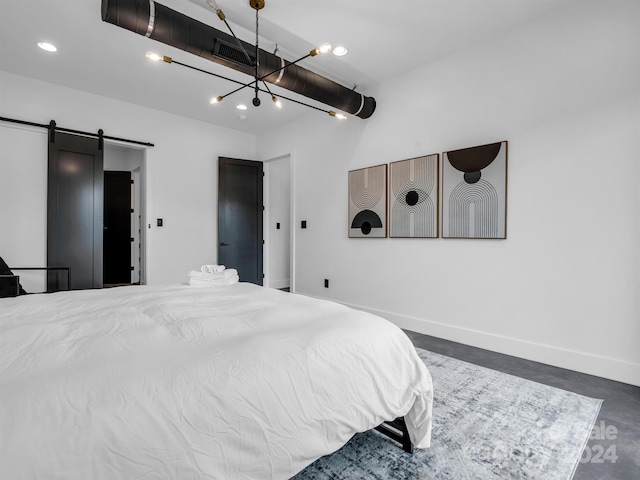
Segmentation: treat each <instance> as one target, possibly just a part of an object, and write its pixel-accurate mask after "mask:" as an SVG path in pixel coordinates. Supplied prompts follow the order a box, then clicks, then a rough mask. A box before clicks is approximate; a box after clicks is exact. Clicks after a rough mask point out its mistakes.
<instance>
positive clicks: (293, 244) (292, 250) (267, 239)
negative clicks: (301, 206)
mask: <svg viewBox="0 0 640 480" xmlns="http://www.w3.org/2000/svg"><path fill="white" fill-rule="evenodd" d="M287 158H288V159H289V225H290V226H291V228H290V231H289V281H290V283H291V287H290V289H289V290H290V291H291V292H295V291H296V288H295V271H296V269H295V258H296V255H295V250H296V241H295V240H296V223H295V219H296V210H295V206H296V204H295V201H294V199H295V181H294V172H295V168H294V161H293V154H291V153H285V154H283V155H278V156H277V157H273V158H269V159H268V160H264V162H263V163H264V167H265V168H264V171H265V184H266V185H267V188H264V192H265V193H264V205H265V212H264V224H265V225H270V220H271V213H270V212H271V209H270V206H271V205H270V198H269V193H268V192H269V187H268V186H269V185H270V183H269V167H270V164H269V162H274V161H277V160H284V159H287ZM269 230H270V229H269V228H265V229H264V241H265V246H266V247H267V248H265V253H264V272H265V283H264V286H265V287H269V286H270V281H271V271H270V269H271V258H270V255H269V245H270V241H271V238H270V232H269Z"/></svg>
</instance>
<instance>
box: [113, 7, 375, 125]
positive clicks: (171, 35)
mask: <svg viewBox="0 0 640 480" xmlns="http://www.w3.org/2000/svg"><path fill="white" fill-rule="evenodd" d="M102 20H104V21H105V22H109V23H112V24H114V25H117V26H119V27H122V28H126V29H127V30H131V31H132V32H135V33H138V34H140V35H143V36H146V37H149V38H152V39H154V40H157V41H159V42H162V43H164V44H167V45H171V46H172V47H176V48H179V49H181V50H184V51H186V52H189V53H192V54H194V55H198V56H200V57H202V58H206V59H207V60H210V61H212V62H215V63H218V64H220V65H224V66H225V67H229V68H233V69H234V70H238V71H240V72H243V73H245V74H247V75H250V76H252V77H254V76H255V74H256V71H255V66H254V65H253V61H254V60H255V46H254V45H251V44H249V43H247V42H243V41H242V40H241V42H242V44H243V46H244V48H245V50H246V52H248V53H249V56H250V57H251V62H250V61H249V60H248V59H247V58H246V55H245V54H244V52H243V51H242V49H240V48H239V47H238V45H237V44H236V41H235V39H234V38H233V36H231V35H229V34H227V33H225V32H222V31H220V30H218V29H216V28H213V27H211V26H209V25H206V24H204V23H202V22H199V21H198V20H195V19H193V18H191V17H187V16H186V15H183V14H182V13H179V12H176V11H175V10H172V9H171V8H168V7H166V6H164V5H160V4H159V3H157V2H155V1H154V0H102ZM258 55H259V57H260V58H259V68H258V73H257V75H258V77H262V76H264V75H267V74H269V73H270V72H273V71H275V70H278V69H279V68H281V67H282V66H283V65H289V64H290V62H288V61H286V60H284V59H282V58H281V57H278V56H276V55H274V54H272V53H269V52H267V51H265V50H262V49H259V50H258ZM264 80H265V81H268V82H270V83H273V84H275V85H278V86H280V87H283V88H285V89H287V90H290V91H292V92H296V93H299V94H300V95H304V96H305V97H308V98H311V99H313V100H316V101H318V102H321V103H323V104H325V105H330V106H332V107H334V108H336V109H338V110H342V111H344V112H347V113H350V114H352V115H355V116H358V117H360V118H369V117H370V116H371V115H372V114H373V112H374V110H375V108H376V101H375V99H374V98H372V97H367V96H365V95H362V94H360V93H358V92H355V91H353V90H352V89H349V88H347V87H345V86H343V85H340V84H338V83H336V82H334V81H333V80H329V79H328V78H325V77H323V76H321V75H318V74H316V73H314V72H312V71H310V70H307V69H305V68H303V67H300V66H298V65H290V66H288V67H287V68H285V69H284V70H281V71H279V72H277V73H274V74H272V75H269V76H268V77H265V79H264Z"/></svg>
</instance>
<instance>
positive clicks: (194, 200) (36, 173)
mask: <svg viewBox="0 0 640 480" xmlns="http://www.w3.org/2000/svg"><path fill="white" fill-rule="evenodd" d="M0 112H2V116H4V117H10V118H17V119H21V120H27V121H31V122H37V123H49V120H51V119H54V120H56V122H57V124H58V125H59V126H61V127H67V128H73V129H77V130H86V131H95V132H97V131H98V129H99V128H102V129H103V130H104V132H105V135H111V136H115V137H121V138H129V139H133V140H142V141H148V142H151V143H154V144H155V147H152V148H148V149H147V150H146V154H145V155H146V156H145V160H146V162H145V163H146V175H147V188H146V192H145V194H144V196H145V201H146V203H147V209H146V212H147V218H148V221H147V224H149V223H150V224H151V229H147V230H146V237H147V252H146V261H147V279H146V280H147V283H152V284H160V283H175V282H185V281H186V279H187V278H186V275H187V273H188V272H189V270H191V269H193V268H195V267H198V266H200V265H202V264H205V263H215V262H216V261H217V258H216V256H217V252H216V238H217V209H216V205H217V184H218V183H217V175H218V169H217V159H218V156H231V157H240V158H254V157H255V137H254V136H253V135H248V134H244V133H240V132H237V131H234V130H230V129H225V128H220V127H216V126H213V125H210V124H205V123H203V122H198V121H195V120H190V119H186V118H183V117H179V116H176V115H170V114H167V113H164V112H161V111H156V110H151V109H148V108H143V107H140V106H137V105H133V104H129V103H124V102H118V101H114V100H111V99H107V98H104V97H100V96H96V95H92V94H88V93H85V92H81V91H78V90H73V89H68V88H63V87H59V86H56V85H53V84H49V83H45V82H40V81H36V80H32V79H29V78H25V77H19V76H15V75H12V74H7V73H4V72H0ZM0 144H1V145H2V148H1V149H0V183H1V188H0V225H1V227H0V228H1V229H2V230H1V231H0V252H2V253H1V254H0V255H2V256H3V257H4V258H5V259H6V260H7V262H8V263H9V264H13V265H17V264H22V265H23V266H25V265H44V264H45V262H46V192H47V137H46V133H45V132H44V131H43V130H39V129H33V128H24V127H16V126H15V125H13V124H9V123H4V122H0ZM156 218H163V219H164V227H161V228H159V227H156V226H155V224H156V223H155V219H156Z"/></svg>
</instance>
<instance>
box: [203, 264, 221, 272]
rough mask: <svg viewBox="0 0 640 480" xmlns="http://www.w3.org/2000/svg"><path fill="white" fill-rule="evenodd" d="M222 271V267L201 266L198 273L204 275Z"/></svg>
mask: <svg viewBox="0 0 640 480" xmlns="http://www.w3.org/2000/svg"><path fill="white" fill-rule="evenodd" d="M223 270H224V265H203V266H201V267H200V271H201V272H204V273H220V272H222V271H223Z"/></svg>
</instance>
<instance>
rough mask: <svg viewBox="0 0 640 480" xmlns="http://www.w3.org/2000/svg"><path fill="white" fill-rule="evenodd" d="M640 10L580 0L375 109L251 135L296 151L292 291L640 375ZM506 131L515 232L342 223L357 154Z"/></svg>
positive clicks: (615, 373)
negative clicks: (371, 232) (456, 232)
mask: <svg viewBox="0 0 640 480" xmlns="http://www.w3.org/2000/svg"><path fill="white" fill-rule="evenodd" d="M573 5H574V6H575V5H576V4H573ZM639 8H640V4H638V3H637V2H635V1H618V0H616V1H613V2H591V1H587V2H580V3H579V8H567V9H565V10H563V11H562V10H561V11H558V12H556V13H555V14H554V15H552V16H548V17H546V18H541V19H538V20H536V21H535V22H533V23H531V24H529V25H528V26H526V27H525V28H520V29H518V30H517V31H512V32H509V33H508V34H503V35H502V36H500V37H498V38H494V39H489V40H487V41H486V42H485V43H482V44H478V45H475V46H473V47H472V48H470V49H469V50H466V51H461V52H458V53H457V54H455V55H451V56H449V57H446V58H441V59H439V60H438V61H437V62H435V63H432V64H430V65H426V66H423V67H421V68H419V69H417V70H415V71H413V72H410V73H408V74H405V75H401V76H399V77H398V78H396V79H394V80H393V81H389V82H386V83H384V84H382V85H380V86H379V88H378V89H377V91H375V92H367V94H373V96H374V97H376V99H377V102H378V109H377V111H376V112H375V114H374V115H373V117H371V118H370V119H368V120H360V119H358V118H353V117H352V118H350V119H349V120H348V121H347V122H345V123H338V122H333V121H331V119H329V118H326V117H325V116H323V115H320V114H315V113H310V114H309V116H307V117H306V119H305V121H299V122H296V123H295V124H291V125H289V126H288V127H287V128H282V129H277V130H274V131H270V132H268V133H265V134H264V135H261V136H259V137H258V147H259V148H258V150H259V152H260V155H261V157H262V158H271V157H274V156H277V155H282V154H285V153H291V154H292V158H293V160H294V162H295V177H294V180H293V181H294V184H295V191H296V197H295V202H296V212H297V213H296V217H297V218H296V228H297V231H296V235H297V237H296V238H297V240H296V290H297V291H299V292H303V293H308V294H311V295H316V296H322V297H327V298H331V299H335V300H337V301H340V302H344V303H347V304H351V305H355V306H360V307H362V308H364V309H368V310H371V311H374V312H376V313H379V314H381V315H383V316H386V317H387V318H390V319H391V320H394V321H396V322H397V323H398V324H400V325H401V326H403V327H406V328H409V329H412V330H416V331H419V332H423V333H427V334H433V335H436V336H439V337H442V338H448V339H451V340H455V341H460V342H463V343H467V344H471V345H476V346H480V347H483V348H488V349H492V350H496V351H500V352H504V353H508V354H514V355H517V356H521V357H524V358H530V359H533V360H537V361H541V362H545V363H550V364H554V365H558V366H561V367H566V368H570V369H575V370H579V371H583V372H587V373H592V374H595V375H599V376H604V377H608V378H612V379H616V380H620V381H624V382H628V383H633V384H636V385H640V321H639V319H640V305H639V296H640V295H639V292H640V273H639V270H640V269H639V267H640V259H639V254H638V252H639V250H640V249H639V246H640V196H639V193H638V192H639V191H640V189H639V188H638V186H637V181H638V178H640V168H639V164H640V144H639V143H640V140H639V122H640V87H639V86H640V65H639V60H638V59H639V58H640V51H639V49H640V47H639V46H640V37H639V34H638V29H637V20H638V16H639V13H640V11H639ZM425 48H428V46H425ZM309 132H314V133H313V134H311V133H309ZM501 140H508V141H509V174H508V239H507V240H445V239H429V240H427V239H424V240H421V239H380V240H375V239H348V238H347V172H348V171H349V170H352V169H356V168H361V167H365V166H371V165H377V164H382V163H389V162H392V161H396V160H402V159H407V158H412V157H416V156H420V155H426V154H431V153H442V152H443V151H447V150H452V149H457V148H464V147H470V146H475V145H482V144H486V143H490V142H497V141H501ZM300 220H307V221H308V224H309V228H308V229H307V230H300V229H299V228H298V226H299V221H300ZM323 278H329V279H330V281H331V282H330V285H331V288H330V289H328V290H327V289H325V288H324V287H323Z"/></svg>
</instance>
